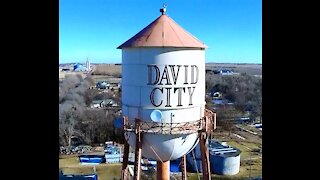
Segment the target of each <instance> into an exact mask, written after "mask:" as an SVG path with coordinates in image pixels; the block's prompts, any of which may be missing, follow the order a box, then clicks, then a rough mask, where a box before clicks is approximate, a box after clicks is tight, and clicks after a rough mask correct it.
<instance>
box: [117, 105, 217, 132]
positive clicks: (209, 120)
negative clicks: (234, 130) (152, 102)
mask: <svg viewBox="0 0 320 180" xmlns="http://www.w3.org/2000/svg"><path fill="white" fill-rule="evenodd" d="M205 115H206V116H205V117H203V118H201V119H200V120H196V121H190V122H181V123H158V122H145V121H142V120H140V119H135V121H129V120H128V117H127V116H125V117H123V130H124V131H126V132H136V131H137V129H139V131H140V132H143V133H153V134H191V133H198V132H211V131H212V130H214V129H215V128H216V126H215V124H216V123H215V122H216V118H215V113H213V112H212V111H211V112H210V111H209V110H206V111H205ZM137 121H138V122H139V123H138V124H139V126H140V127H139V128H137V127H136V126H137V123H136V122H137Z"/></svg>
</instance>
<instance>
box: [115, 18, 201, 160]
mask: <svg viewBox="0 0 320 180" xmlns="http://www.w3.org/2000/svg"><path fill="white" fill-rule="evenodd" d="M205 47H206V46H205V45H204V44H203V43H202V42H200V41H199V40H198V39H196V38H195V37H193V36H192V35H190V34H189V33H187V32H186V31H185V30H183V29H182V28H181V27H180V26H178V25H177V24H176V23H175V22H174V21H173V20H172V19H170V18H169V17H168V16H167V15H165V14H162V15H161V16H160V17H159V18H157V19H156V20H155V21H153V22H152V23H151V24H149V25H148V26H147V27H146V28H144V29H143V30H142V31H140V32H139V33H138V34H136V35H135V36H134V37H132V38H131V39H129V40H128V41H126V42H125V43H124V44H122V45H121V46H119V47H118V48H119V49H122V115H123V116H125V117H128V121H129V122H131V123H132V122H134V121H135V119H140V120H141V121H142V122H145V123H157V124H158V125H159V126H162V125H163V124H171V125H172V124H175V125H179V124H180V125H187V124H188V123H189V122H196V121H199V120H200V119H201V118H203V116H204V109H205V51H204V48H205ZM171 127H172V126H171ZM144 128H146V127H144ZM150 128H151V127H150ZM159 128H160V129H159ZM159 128H158V130H159V131H161V132H162V130H163V128H162V127H159ZM151 129H152V128H151ZM153 130H154V131H156V128H153ZM153 130H150V131H148V132H145V133H143V141H142V156H143V157H146V158H151V159H155V160H161V161H168V160H174V159H177V158H179V157H181V156H183V155H184V154H186V153H188V152H189V151H190V150H191V149H192V148H194V147H195V146H196V145H197V143H198V133H196V132H192V133H187V132H186V131H185V132H184V129H183V128H181V131H180V132H175V133H171V132H170V133H165V132H163V133H161V132H160V133H159V132H157V133H154V132H153ZM125 135H126V138H127V140H128V143H129V145H130V146H131V147H133V148H134V147H135V142H136V141H135V140H136V139H135V133H134V132H126V133H125Z"/></svg>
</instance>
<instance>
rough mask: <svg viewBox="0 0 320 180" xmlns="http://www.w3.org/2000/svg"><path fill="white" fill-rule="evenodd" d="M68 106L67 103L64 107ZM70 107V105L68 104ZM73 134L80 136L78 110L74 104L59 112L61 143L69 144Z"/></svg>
mask: <svg viewBox="0 0 320 180" xmlns="http://www.w3.org/2000/svg"><path fill="white" fill-rule="evenodd" d="M66 107H68V106H67V105H66V106H64V108H66ZM69 107H70V106H69ZM74 136H82V133H81V132H80V130H79V129H78V112H77V109H76V107H75V106H72V107H71V108H70V109H65V110H62V109H61V111H60V114H59V137H60V139H61V140H63V144H64V145H67V146H68V147H70V146H71V143H72V142H71V139H72V137H74Z"/></svg>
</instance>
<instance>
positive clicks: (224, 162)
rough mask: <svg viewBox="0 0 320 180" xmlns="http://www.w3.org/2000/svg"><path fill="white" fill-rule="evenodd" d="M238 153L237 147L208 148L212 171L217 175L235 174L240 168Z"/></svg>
mask: <svg viewBox="0 0 320 180" xmlns="http://www.w3.org/2000/svg"><path fill="white" fill-rule="evenodd" d="M240 153H241V151H240V150H239V149H237V148H233V147H230V146H226V147H223V146H222V145H221V147H218V148H213V149H211V150H210V162H211V169H212V173H214V174H219V175H235V174H237V173H238V172H239V170H240Z"/></svg>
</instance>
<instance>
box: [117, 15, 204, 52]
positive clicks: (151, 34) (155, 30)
mask: <svg viewBox="0 0 320 180" xmlns="http://www.w3.org/2000/svg"><path fill="white" fill-rule="evenodd" d="M134 47H190V48H207V46H206V45H205V44H204V43H203V42H201V41H200V40H199V39H197V38H196V37H194V36H193V35H191V34H190V33H189V32H187V31H186V30H184V29H183V28H182V27H181V26H179V25H178V24H177V23H176V22H175V21H174V20H172V19H171V18H170V17H168V16H167V15H166V14H163V15H161V16H160V17H158V18H157V19H156V20H154V21H153V22H151V23H150V24H149V25H148V26H146V27H145V28H144V29H142V30H141V31H140V32H138V33H137V34H136V35H134V36H133V37H132V38H130V39H129V40H127V41H126V42H124V43H123V44H121V45H120V46H119V47H118V49H123V48H134Z"/></svg>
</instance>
